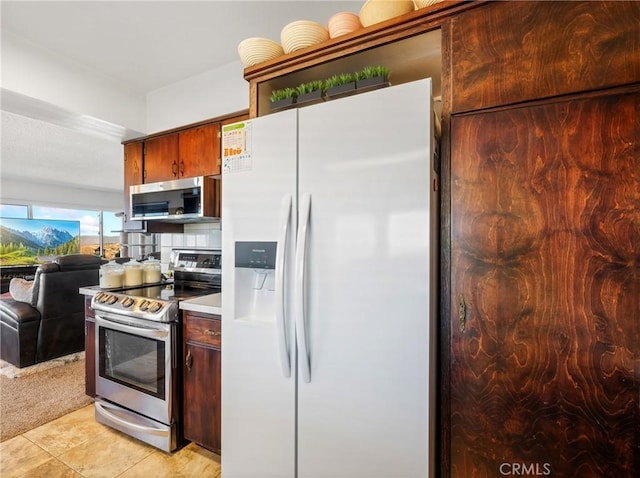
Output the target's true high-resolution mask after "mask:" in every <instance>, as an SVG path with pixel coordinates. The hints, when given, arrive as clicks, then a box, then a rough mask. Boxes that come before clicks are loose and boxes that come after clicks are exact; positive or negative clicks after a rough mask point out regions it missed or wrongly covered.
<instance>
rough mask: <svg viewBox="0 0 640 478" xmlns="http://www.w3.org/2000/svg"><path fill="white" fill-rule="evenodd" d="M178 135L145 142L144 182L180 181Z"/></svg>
mask: <svg viewBox="0 0 640 478" xmlns="http://www.w3.org/2000/svg"><path fill="white" fill-rule="evenodd" d="M178 158H179V155H178V134H175V133H174V134H168V135H165V136H159V137H157V138H151V139H147V140H145V142H144V182H145V183H155V182H158V181H170V180H173V179H179V177H180V175H179V160H178Z"/></svg>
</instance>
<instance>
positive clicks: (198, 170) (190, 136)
mask: <svg viewBox="0 0 640 478" xmlns="http://www.w3.org/2000/svg"><path fill="white" fill-rule="evenodd" d="M178 149H179V157H180V162H179V164H178V174H179V177H180V178H190V177H194V176H217V175H220V164H221V163H220V123H212V124H207V125H203V126H199V127H196V128H189V129H187V130H184V131H181V132H180V133H179V134H178Z"/></svg>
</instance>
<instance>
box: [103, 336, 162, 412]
mask: <svg viewBox="0 0 640 478" xmlns="http://www.w3.org/2000/svg"><path fill="white" fill-rule="evenodd" d="M98 330H99V352H98V353H99V357H100V360H99V365H100V367H99V368H100V370H99V373H100V376H101V377H103V378H106V379H109V380H112V381H114V382H117V383H120V384H122V385H125V386H128V387H130V388H133V389H135V390H138V391H140V392H143V393H146V394H148V395H151V396H153V397H156V398H159V399H161V400H164V399H165V379H166V377H165V355H166V353H167V351H166V350H165V348H166V347H165V342H164V341H162V340H156V339H152V338H147V337H141V336H139V335H134V334H130V333H127V332H121V331H118V330H113V329H110V328H107V327H99V329H98Z"/></svg>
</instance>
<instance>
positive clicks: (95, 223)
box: [0, 204, 122, 264]
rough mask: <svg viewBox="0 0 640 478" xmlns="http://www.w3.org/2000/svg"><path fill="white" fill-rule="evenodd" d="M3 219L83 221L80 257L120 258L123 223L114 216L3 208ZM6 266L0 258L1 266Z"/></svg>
mask: <svg viewBox="0 0 640 478" xmlns="http://www.w3.org/2000/svg"><path fill="white" fill-rule="evenodd" d="M0 217H5V218H28V219H49V220H64V221H79V222H80V253H82V254H95V255H100V256H102V257H104V258H105V259H113V258H114V257H118V256H119V255H120V234H119V231H120V230H121V229H122V219H121V218H120V217H117V216H116V213H114V212H110V211H93V210H80V209H63V208H54V207H46V206H38V205H32V206H27V205H17V204H0ZM8 236H9V235H8V234H7V237H6V238H0V241H1V242H2V244H3V245H4V242H6V241H8V240H9V237H8ZM2 262H4V261H3V258H2V255H0V264H1V263H2Z"/></svg>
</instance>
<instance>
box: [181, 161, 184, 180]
mask: <svg viewBox="0 0 640 478" xmlns="http://www.w3.org/2000/svg"><path fill="white" fill-rule="evenodd" d="M180 176H184V161H180Z"/></svg>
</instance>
